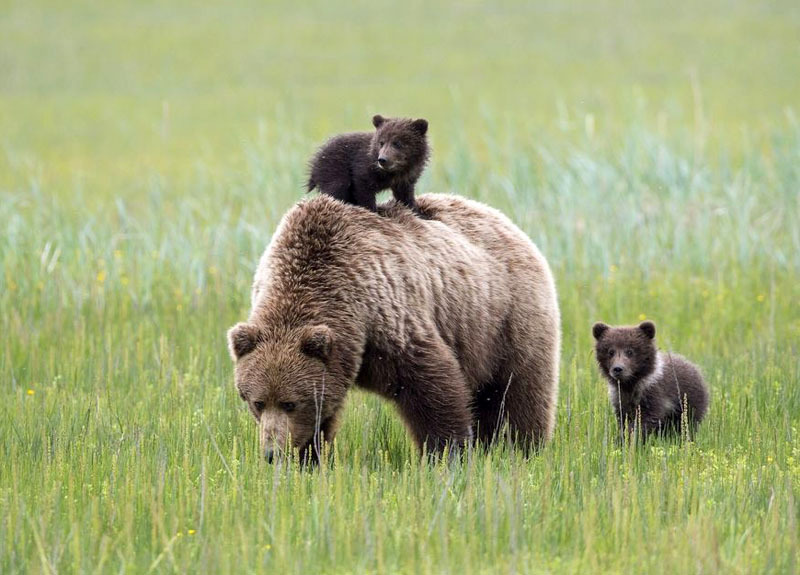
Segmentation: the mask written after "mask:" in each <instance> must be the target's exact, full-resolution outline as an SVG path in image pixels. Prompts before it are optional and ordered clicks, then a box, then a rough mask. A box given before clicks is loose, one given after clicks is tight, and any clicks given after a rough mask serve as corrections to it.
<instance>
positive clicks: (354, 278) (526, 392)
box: [228, 195, 560, 459]
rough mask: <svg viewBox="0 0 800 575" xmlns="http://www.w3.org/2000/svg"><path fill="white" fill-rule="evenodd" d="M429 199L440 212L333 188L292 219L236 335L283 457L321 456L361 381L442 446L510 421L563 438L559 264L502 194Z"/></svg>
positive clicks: (245, 383)
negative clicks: (555, 267)
mask: <svg viewBox="0 0 800 575" xmlns="http://www.w3.org/2000/svg"><path fill="white" fill-rule="evenodd" d="M418 206H419V210H420V212H421V213H422V214H423V215H424V216H425V217H426V218H427V219H421V218H417V217H414V215H413V214H412V212H410V211H409V210H406V209H403V208H401V207H399V206H398V205H397V204H394V203H390V204H388V205H387V206H381V207H380V208H379V212H378V213H373V212H370V211H367V210H365V209H362V208H359V207H356V206H353V205H348V204H344V203H342V202H339V201H337V200H334V199H332V198H330V197H328V196H319V197H315V198H313V199H310V200H307V201H303V202H300V203H299V204H297V205H296V206H295V207H293V208H292V209H290V210H289V212H288V213H287V214H286V215H285V216H284V217H283V220H282V221H281V223H280V224H279V226H278V229H277V230H276V231H275V234H274V235H273V237H272V241H271V242H270V244H269V246H268V247H267V250H266V251H265V253H264V255H263V256H262V258H261V261H260V263H259V266H258V270H257V271H256V275H255V282H254V285H253V290H252V302H251V303H252V311H251V313H250V318H249V319H248V321H247V322H246V323H239V324H237V325H235V326H234V327H233V328H231V330H230V331H229V332H228V340H229V347H230V351H231V355H232V357H233V358H234V360H235V362H236V367H235V377H236V385H237V388H238V390H239V393H240V395H241V397H242V399H244V400H245V401H246V402H247V404H248V406H249V407H250V410H251V412H252V414H253V416H254V417H255V418H256V420H257V421H258V423H259V427H260V436H261V442H262V447H263V449H264V453H265V456H266V457H267V458H269V459H271V458H272V456H273V453H274V452H275V451H276V450H281V449H284V448H286V447H287V446H293V447H295V448H297V449H299V450H300V453H301V455H308V454H309V452H311V453H310V455H312V456H313V457H317V456H318V454H319V439H320V437H322V438H324V440H326V441H330V440H332V439H333V437H334V434H335V433H336V429H337V426H338V416H339V414H340V412H341V409H342V406H343V404H344V400H345V397H346V395H347V391H348V390H349V389H350V388H351V387H352V386H353V385H357V386H359V387H362V388H364V389H368V390H370V391H374V392H376V393H378V394H379V395H381V396H383V397H384V398H386V399H388V400H390V401H392V402H394V403H395V404H396V405H397V408H398V410H399V412H400V414H401V416H402V417H403V419H404V420H405V422H406V424H407V426H408V428H409V430H410V432H411V434H412V435H413V437H414V439H415V441H416V442H417V444H418V445H419V446H420V447H423V446H426V449H427V450H428V451H430V452H441V450H442V449H443V448H444V446H445V445H446V444H447V443H448V442H450V443H452V444H456V445H458V444H461V443H463V442H465V441H468V440H469V439H471V438H473V437H475V438H477V439H479V440H481V441H482V442H484V443H489V442H491V440H492V439H493V438H494V436H495V435H496V432H497V430H498V429H501V428H503V427H504V424H505V423H506V422H507V423H508V428H507V429H508V430H509V432H510V433H511V435H512V436H513V437H514V438H516V439H517V440H519V441H520V442H521V444H522V445H523V447H525V448H528V447H530V446H531V445H536V444H539V443H541V442H543V441H544V440H546V439H548V438H549V437H550V436H551V434H552V431H553V426H554V423H555V410H556V400H557V396H558V361H559V347H560V325H559V311H558V302H557V299H556V290H555V284H554V282H553V277H552V274H551V273H550V269H549V267H548V265H547V261H546V260H545V259H544V257H543V256H542V255H541V253H540V252H539V250H538V249H537V248H536V246H534V245H533V243H532V242H531V241H530V239H528V237H527V236H526V235H525V234H524V233H523V232H522V231H520V230H519V229H518V228H517V227H516V226H514V224H512V223H511V221H510V220H509V219H508V218H506V217H505V216H503V215H502V214H501V213H500V212H498V211H496V210H494V209H492V208H490V207H488V206H486V205H483V204H480V203H478V202H475V201H470V200H467V199H464V198H462V197H457V196H444V195H429V196H422V197H420V198H419V199H418Z"/></svg>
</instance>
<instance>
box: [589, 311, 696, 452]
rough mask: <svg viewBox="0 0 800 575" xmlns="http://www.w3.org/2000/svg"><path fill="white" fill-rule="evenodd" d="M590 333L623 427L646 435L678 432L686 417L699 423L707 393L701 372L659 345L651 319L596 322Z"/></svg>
mask: <svg viewBox="0 0 800 575" xmlns="http://www.w3.org/2000/svg"><path fill="white" fill-rule="evenodd" d="M592 334H593V335H594V338H595V340H596V342H595V356H596V358H597V363H598V364H599V366H600V371H601V372H602V373H603V375H604V376H605V377H606V379H607V380H608V392H609V399H610V401H611V405H612V407H613V408H614V412H615V414H616V416H617V421H618V423H619V425H620V428H621V430H624V429H627V430H628V432H630V431H631V430H633V429H634V426H637V428H638V429H641V433H642V435H643V437H647V436H648V435H650V434H651V433H654V432H656V433H670V432H677V431H680V429H681V423H682V421H687V422H688V423H689V424H690V425H691V426H695V425H696V424H698V423H699V422H700V421H701V420H702V419H703V417H704V416H705V414H706V411H707V410H708V397H709V394H708V388H707V387H706V383H705V381H704V380H703V376H702V375H701V374H700V371H699V370H698V369H697V367H695V366H694V365H693V364H692V363H691V362H689V361H688V360H687V359H686V358H684V357H682V356H680V355H677V354H674V353H664V352H663V351H659V350H658V348H656V344H655V336H656V326H655V324H654V323H653V322H651V321H645V322H642V323H640V324H639V325H638V326H621V327H611V326H608V325H606V324H604V323H599V322H598V323H596V324H594V326H593V327H592ZM684 408H688V413H686V414H685V417H684ZM638 426H640V427H638Z"/></svg>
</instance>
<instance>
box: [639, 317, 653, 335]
mask: <svg viewBox="0 0 800 575" xmlns="http://www.w3.org/2000/svg"><path fill="white" fill-rule="evenodd" d="M639 329H640V330H642V331H643V332H644V334H645V335H646V336H647V337H648V339H653V338H654V337H655V336H656V324H654V323H653V322H652V321H643V322H642V323H640V324H639Z"/></svg>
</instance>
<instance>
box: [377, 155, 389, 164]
mask: <svg viewBox="0 0 800 575" xmlns="http://www.w3.org/2000/svg"><path fill="white" fill-rule="evenodd" d="M386 162H388V160H387V159H386V157H385V156H380V157H378V163H379V164H380V165H381V166H385V165H386Z"/></svg>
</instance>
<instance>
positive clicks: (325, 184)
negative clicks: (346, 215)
mask: <svg viewBox="0 0 800 575" xmlns="http://www.w3.org/2000/svg"><path fill="white" fill-rule="evenodd" d="M372 124H373V125H374V126H375V131H374V132H355V133H350V134H340V135H338V136H334V137H333V138H331V139H330V140H328V141H327V142H326V143H325V144H323V146H322V147H321V148H320V149H319V150H318V151H317V153H316V154H315V155H314V157H313V158H312V159H311V162H310V165H309V168H310V169H309V172H310V174H309V178H308V184H307V187H308V191H309V192H310V191H311V190H313V189H314V188H317V189H319V191H320V192H321V193H323V194H327V195H329V196H332V197H334V198H336V199H337V200H341V201H343V202H347V203H350V204H355V205H357V206H361V207H362V208H367V209H368V210H372V211H373V212H375V211H377V206H376V203H375V196H377V195H378V193H379V192H382V191H383V190H386V189H388V188H391V189H392V193H393V194H394V199H395V200H397V201H398V202H400V203H402V204H404V205H405V206H407V207H409V208H411V209H412V210H413V211H414V212H415V213H417V206H416V203H415V201H414V184H416V183H417V180H418V179H419V177H420V175H421V174H422V170H423V169H424V168H425V164H426V163H427V162H428V156H429V150H428V140H427V138H426V134H427V132H428V122H427V120H423V119H418V120H411V119H408V118H384V117H383V116H381V115H376V116H374V117H373V118H372Z"/></svg>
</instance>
